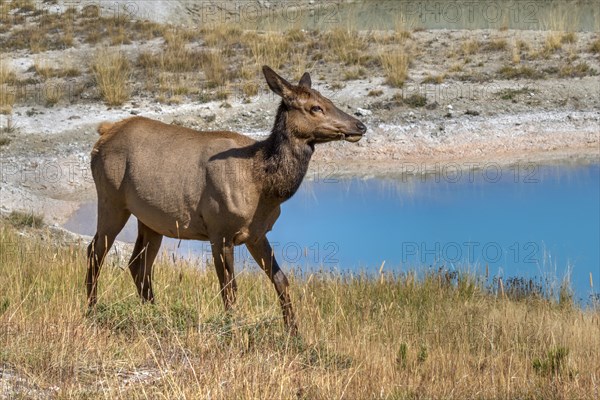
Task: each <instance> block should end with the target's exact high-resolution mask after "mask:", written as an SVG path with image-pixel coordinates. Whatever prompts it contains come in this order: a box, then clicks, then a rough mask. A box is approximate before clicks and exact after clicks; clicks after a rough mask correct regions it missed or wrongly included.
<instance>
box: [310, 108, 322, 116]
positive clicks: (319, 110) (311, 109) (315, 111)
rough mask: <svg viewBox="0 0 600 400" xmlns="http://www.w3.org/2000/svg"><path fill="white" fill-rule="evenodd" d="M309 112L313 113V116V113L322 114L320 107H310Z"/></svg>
mask: <svg viewBox="0 0 600 400" xmlns="http://www.w3.org/2000/svg"><path fill="white" fill-rule="evenodd" d="M310 112H311V113H313V114H314V113H318V112H321V113H322V112H323V109H322V108H321V107H319V106H312V107H311V108H310Z"/></svg>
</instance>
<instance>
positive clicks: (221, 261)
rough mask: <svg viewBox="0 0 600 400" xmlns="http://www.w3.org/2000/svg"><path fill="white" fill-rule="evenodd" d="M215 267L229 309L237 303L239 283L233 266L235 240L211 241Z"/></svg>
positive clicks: (224, 301)
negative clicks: (236, 280)
mask: <svg viewBox="0 0 600 400" xmlns="http://www.w3.org/2000/svg"><path fill="white" fill-rule="evenodd" d="M211 247H212V252H213V259H214V262H215V269H216V270H217V276H218V277H219V284H220V286H221V296H222V297H223V304H224V305H225V310H226V311H229V310H230V309H231V307H232V306H233V304H234V303H235V296H236V292H237V284H236V282H235V274H234V267H233V262H234V258H233V242H231V241H226V240H221V241H216V242H214V243H213V242H211Z"/></svg>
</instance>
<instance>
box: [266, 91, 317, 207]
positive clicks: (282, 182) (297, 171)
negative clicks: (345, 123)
mask: <svg viewBox="0 0 600 400" xmlns="http://www.w3.org/2000/svg"><path fill="white" fill-rule="evenodd" d="M287 119H288V112H287V107H286V105H285V104H284V103H283V102H282V103H281V104H280V105H279V108H278V110H277V116H276V117H275V124H274V125H273V129H272V130H271V134H270V135H269V137H268V138H267V139H266V140H264V141H263V142H262V143H261V145H262V146H261V147H262V149H261V150H262V151H261V152H259V154H260V162H259V163H258V165H259V169H260V171H259V175H260V178H261V180H262V181H263V193H264V194H265V195H267V196H268V197H271V198H273V199H275V200H278V201H280V202H284V201H286V200H287V199H289V198H290V197H292V196H293V195H294V193H296V191H297V190H298V188H299V187H300V184H301V183H302V179H304V176H305V175H306V171H307V170H308V165H309V163H310V158H311V157H312V154H313V152H314V146H312V145H310V144H308V143H306V142H305V141H301V140H298V139H296V138H295V137H294V135H293V132H291V131H290V129H289V127H288V123H287V122H288V121H287Z"/></svg>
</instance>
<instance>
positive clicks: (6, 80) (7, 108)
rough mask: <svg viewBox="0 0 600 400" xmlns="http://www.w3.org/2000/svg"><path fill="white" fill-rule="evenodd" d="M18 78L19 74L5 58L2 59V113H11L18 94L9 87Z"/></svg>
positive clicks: (0, 79) (0, 105) (0, 106)
mask: <svg viewBox="0 0 600 400" xmlns="http://www.w3.org/2000/svg"><path fill="white" fill-rule="evenodd" d="M16 80H17V75H16V74H15V72H14V71H13V69H12V68H10V67H9V66H8V64H7V63H6V62H5V61H4V60H0V114H10V113H11V112H12V107H13V105H14V104H15V100H16V96H15V93H14V91H13V90H12V89H11V88H10V87H9V86H10V85H13V84H14V83H15V82H16Z"/></svg>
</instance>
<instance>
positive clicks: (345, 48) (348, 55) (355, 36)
mask: <svg viewBox="0 0 600 400" xmlns="http://www.w3.org/2000/svg"><path fill="white" fill-rule="evenodd" d="M320 40H323V41H324V45H325V47H326V48H327V49H328V50H329V51H330V54H331V56H332V57H331V58H332V59H334V60H338V61H340V62H343V63H344V64H346V65H356V64H360V63H361V61H362V59H363V57H364V53H365V50H366V49H367V47H368V40H367V39H366V38H365V37H364V36H362V35H361V34H360V33H359V32H357V31H355V30H352V29H344V28H340V27H336V28H334V29H332V30H331V31H330V32H327V33H325V34H324V35H323V37H322V38H321V39H320Z"/></svg>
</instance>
